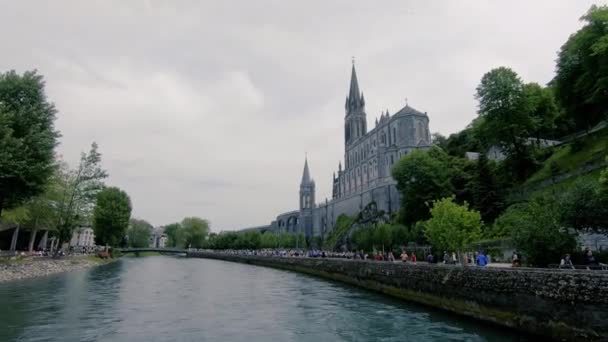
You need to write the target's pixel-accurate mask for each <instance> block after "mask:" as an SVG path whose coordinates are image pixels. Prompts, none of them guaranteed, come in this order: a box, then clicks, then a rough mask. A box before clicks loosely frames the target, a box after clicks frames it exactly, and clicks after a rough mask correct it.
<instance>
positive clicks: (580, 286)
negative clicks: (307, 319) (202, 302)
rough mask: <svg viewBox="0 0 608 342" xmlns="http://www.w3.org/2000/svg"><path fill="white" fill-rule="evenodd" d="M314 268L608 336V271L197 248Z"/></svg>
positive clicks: (426, 299)
mask: <svg viewBox="0 0 608 342" xmlns="http://www.w3.org/2000/svg"><path fill="white" fill-rule="evenodd" d="M188 256H189V257H200V258H211V259H221V260H227V261H236V262H242V263H247V264H253V265H260V266H268V267H274V268H281V269H287V270H292V271H297V272H303V273H308V274H312V275H317V276H321V277H325V278H329V279H334V280H339V281H342V282H345V283H349V284H353V285H357V286H361V287H364V288H367V289H371V290H375V291H379V292H382V293H385V294H388V295H391V296H394V297H398V298H402V299H405V300H408V301H413V302H417V303H421V304H425V305H429V306H432V307H436V308H441V309H444V310H448V311H451V312H454V313H457V314H460V315H465V316H469V317H473V318H476V319H479V320H482V321H486V322H491V323H494V324H498V325H502V326H507V327H510V328H515V329H517V330H520V331H524V332H527V333H530V334H535V335H542V336H544V337H545V338H547V337H548V338H552V339H554V340H580V339H586V340H601V341H604V340H608V325H607V324H606V322H608V274H607V273H604V272H601V271H578V270H548V269H528V268H515V269H511V268H482V267H464V268H463V267H458V266H445V265H426V264H418V265H412V264H402V263H389V262H374V261H357V260H343V259H313V258H279V257H262V256H240V255H228V254H219V253H207V252H191V253H189V254H188Z"/></svg>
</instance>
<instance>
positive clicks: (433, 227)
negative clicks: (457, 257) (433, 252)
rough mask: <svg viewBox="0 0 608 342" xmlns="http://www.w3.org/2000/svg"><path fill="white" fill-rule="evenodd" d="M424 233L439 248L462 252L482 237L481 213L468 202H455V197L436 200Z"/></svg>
mask: <svg viewBox="0 0 608 342" xmlns="http://www.w3.org/2000/svg"><path fill="white" fill-rule="evenodd" d="M424 233H425V235H426V237H427V239H428V240H429V242H430V243H431V245H433V246H435V247H436V248H438V249H439V250H446V251H456V252H458V253H461V252H463V251H464V249H465V248H466V247H468V246H469V245H471V244H472V243H474V242H476V241H478V240H479V238H480V237H481V215H480V214H479V212H478V211H476V210H471V209H469V206H468V204H467V203H464V205H459V204H457V203H454V197H446V198H443V199H441V200H436V201H433V208H432V209H431V218H430V219H428V220H427V221H425V222H424ZM461 260H462V258H461Z"/></svg>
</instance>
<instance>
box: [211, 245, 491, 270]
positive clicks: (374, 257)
mask: <svg viewBox="0 0 608 342" xmlns="http://www.w3.org/2000/svg"><path fill="white" fill-rule="evenodd" d="M204 251H206V252H214V253H224V254H232V255H251V256H272V257H306V258H338V259H352V260H370V261H388V262H401V263H412V264H416V263H417V262H418V256H417V255H416V252H414V251H411V252H408V251H407V250H405V249H404V250H402V251H401V254H398V253H393V252H392V251H376V252H372V253H367V252H365V251H363V250H359V251H346V252H334V251H325V250H318V249H311V250H304V249H280V248H277V249H270V248H266V249H258V250H253V249H239V250H236V249H229V250H204ZM422 261H424V262H426V263H430V264H435V263H440V264H446V265H456V264H461V263H466V264H475V265H477V266H482V267H483V266H487V265H488V264H489V263H490V256H489V255H487V254H486V253H485V252H483V251H480V252H475V253H474V254H463V255H462V262H461V260H460V258H458V256H457V255H456V253H448V252H447V251H445V252H444V253H443V257H442V258H441V259H440V258H437V257H436V256H435V255H433V254H432V253H426V256H425V257H424V259H423V260H422Z"/></svg>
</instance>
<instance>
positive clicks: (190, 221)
mask: <svg viewBox="0 0 608 342" xmlns="http://www.w3.org/2000/svg"><path fill="white" fill-rule="evenodd" d="M181 227H182V228H183V229H184V235H185V246H186V247H187V248H202V247H203V244H204V242H205V238H206V237H207V234H209V221H207V220H204V219H202V218H199V217H186V218H184V219H183V220H182V223H181Z"/></svg>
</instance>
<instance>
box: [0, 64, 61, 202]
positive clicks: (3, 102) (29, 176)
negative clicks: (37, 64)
mask: <svg viewBox="0 0 608 342" xmlns="http://www.w3.org/2000/svg"><path fill="white" fill-rule="evenodd" d="M56 112H57V111H56V109H55V106H54V105H53V104H52V103H49V102H48V100H47V98H46V94H45V92H44V81H43V78H42V76H40V75H38V74H37V73H36V71H27V72H25V73H24V74H23V75H18V74H17V73H16V72H15V71H9V72H7V73H3V74H0V214H1V213H2V209H3V208H13V207H16V206H18V205H19V204H21V203H23V202H24V201H25V200H27V199H29V198H31V197H33V196H36V195H39V194H41V193H42V192H43V191H44V186H45V185H46V183H47V181H48V180H49V178H50V177H51V175H52V173H53V164H54V159H53V157H54V150H55V146H56V145H57V139H58V137H59V133H58V131H56V130H55V126H54V125H55V115H56Z"/></svg>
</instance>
